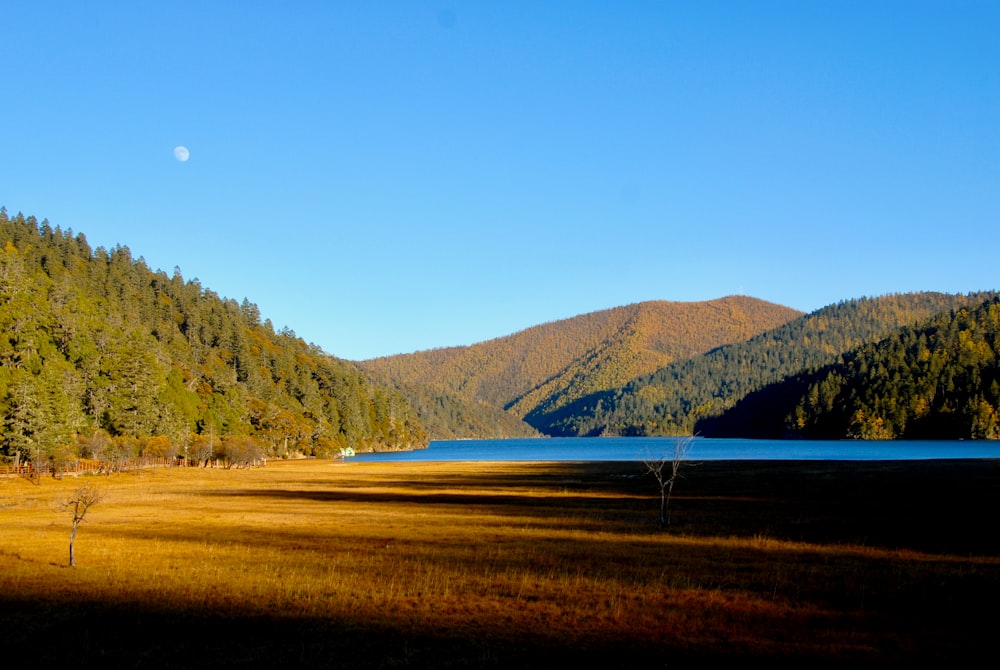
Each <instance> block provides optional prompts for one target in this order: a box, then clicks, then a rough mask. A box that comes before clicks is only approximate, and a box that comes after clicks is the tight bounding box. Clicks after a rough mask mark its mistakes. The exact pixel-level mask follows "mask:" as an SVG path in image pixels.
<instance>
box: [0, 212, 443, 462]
mask: <svg viewBox="0 0 1000 670" xmlns="http://www.w3.org/2000/svg"><path fill="white" fill-rule="evenodd" d="M0 332H2V333H3V337H2V338H0V421H2V422H3V424H2V425H3V431H2V433H0V456H5V457H7V458H9V459H11V460H14V461H23V460H30V461H32V462H34V463H39V464H43V463H47V462H50V461H53V460H54V459H57V458H58V459H61V460H67V459H68V460H70V461H71V462H72V461H73V460H75V459H77V458H79V457H80V456H85V457H91V458H96V459H98V460H102V459H105V458H109V454H110V453H111V451H114V452H115V453H117V454H119V455H123V457H124V458H128V457H130V456H139V455H153V452H154V451H155V455H158V456H160V457H172V456H173V455H174V454H178V453H181V454H187V455H188V456H189V457H191V458H192V459H195V458H197V459H198V460H203V461H205V460H208V459H214V458H219V459H222V460H225V459H230V460H231V457H232V456H233V454H234V453H236V452H237V451H239V452H240V453H244V452H247V450H250V451H257V450H260V451H263V452H264V453H266V454H269V455H271V454H285V453H289V452H298V453H303V454H316V455H328V454H332V453H337V451H338V450H339V449H341V448H347V447H351V448H354V449H357V450H383V449H407V448H415V447H422V446H426V444H427V439H426V434H425V432H424V431H423V429H422V428H421V426H420V425H419V422H418V421H417V420H416V417H415V414H414V412H413V411H412V409H411V408H410V407H409V406H408V405H407V404H406V402H405V400H404V399H403V397H402V395H401V394H399V393H398V392H397V391H395V390H394V389H392V388H391V387H389V386H386V385H380V384H377V383H374V382H373V381H372V380H371V378H370V377H369V376H368V375H366V374H365V373H363V372H362V371H361V370H360V369H359V368H358V367H357V366H356V365H355V364H354V363H351V362H348V361H344V360H340V359H336V358H334V357H332V356H329V355H327V354H325V353H324V352H323V351H321V350H320V349H318V348H317V347H314V346H312V345H308V344H306V343H305V342H303V341H302V340H301V339H299V338H297V337H295V334H294V332H292V331H290V330H287V329H283V330H281V331H280V332H275V330H274V328H273V327H272V325H271V323H270V322H269V321H264V322H261V320H260V313H259V310H258V309H257V306H256V305H254V304H252V303H250V302H249V301H247V300H246V299H244V300H243V302H242V303H237V302H236V301H235V300H231V299H225V298H221V297H219V296H218V295H217V294H215V293H214V292H212V291H211V290H209V289H206V288H203V287H202V286H201V284H200V283H199V282H198V281H197V280H191V281H184V280H183V278H182V277H181V276H180V273H179V271H177V272H175V273H174V275H173V276H167V275H166V274H165V273H163V272H154V271H153V270H151V269H150V268H149V267H148V266H147V265H146V263H145V262H144V261H143V260H142V258H138V259H135V258H133V257H132V254H131V252H130V251H129V249H128V247H122V246H119V247H116V248H114V249H111V250H107V249H104V248H102V247H98V248H97V249H91V247H90V245H89V244H88V243H87V240H86V238H85V237H84V236H83V235H82V234H76V235H74V234H73V233H72V232H71V231H69V232H66V233H64V232H62V231H61V230H60V229H59V228H58V227H56V228H54V229H53V228H52V227H51V226H50V225H49V224H48V222H47V221H42V222H40V223H39V222H38V221H37V220H36V219H34V218H33V217H24V216H23V215H20V214H18V215H17V216H15V217H8V216H7V213H6V211H5V210H3V209H2V208H0ZM227 449H228V451H227Z"/></svg>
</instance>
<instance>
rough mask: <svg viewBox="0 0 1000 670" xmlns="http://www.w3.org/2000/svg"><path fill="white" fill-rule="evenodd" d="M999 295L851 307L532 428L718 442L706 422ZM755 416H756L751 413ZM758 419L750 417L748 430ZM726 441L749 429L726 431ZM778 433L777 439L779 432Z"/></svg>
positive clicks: (688, 363) (588, 401) (598, 398)
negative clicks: (907, 329)
mask: <svg viewBox="0 0 1000 670" xmlns="http://www.w3.org/2000/svg"><path fill="white" fill-rule="evenodd" d="M995 295H996V294H994V293H974V294H968V295H949V294H942V293H909V294H897V295H888V296H881V297H876V298H861V299H856V300H847V301H843V302H840V303H837V304H835V305H830V306H828V307H824V308H823V309H820V310H818V311H816V312H813V313H812V314H808V315H806V316H803V317H801V318H798V319H795V320H793V321H790V322H788V323H786V324H784V325H781V326H779V327H777V328H775V329H773V330H769V331H767V332H765V333H762V334H760V335H757V336H755V337H753V338H750V339H748V340H747V341H745V342H739V343H736V344H732V345H728V346H724V347H720V348H718V349H716V350H713V351H711V352H709V353H707V354H705V355H702V356H695V357H692V358H688V359H685V360H681V361H677V362H675V363H672V364H670V365H668V366H666V367H663V368H661V369H659V370H657V371H656V372H654V373H652V374H650V375H646V376H643V377H639V378H637V379H635V380H633V381H631V382H629V383H628V384H626V385H624V386H623V387H621V388H619V389H615V390H611V391H605V392H599V393H595V394H591V395H589V396H586V397H583V398H579V399H578V400H576V401H574V402H573V403H571V404H569V405H566V406H565V407H563V408H561V409H559V410H558V411H555V412H550V413H549V414H547V415H546V416H545V417H544V421H540V420H536V421H535V422H534V424H535V425H536V426H538V427H539V429H540V430H541V431H542V432H545V433H547V434H550V435H567V436H572V435H669V434H676V433H691V432H693V431H698V432H701V433H702V434H704V435H706V436H710V435H717V434H720V431H722V430H723V429H722V428H721V427H719V426H720V424H716V423H713V422H711V421H708V419H709V418H710V417H715V416H718V415H720V414H723V413H724V412H727V411H729V410H730V409H731V408H733V406H734V405H736V403H737V402H738V401H740V400H741V399H742V398H744V397H745V396H747V395H748V394H750V393H753V392H755V391H758V390H760V389H762V388H764V387H766V386H768V385H770V384H774V383H776V382H780V381H782V380H784V379H786V378H790V377H793V376H795V375H797V374H799V373H801V372H803V371H804V370H808V369H811V368H815V367H819V366H822V365H825V364H829V363H832V362H834V361H836V360H837V359H838V357H839V356H840V355H841V354H843V353H844V352H847V351H850V350H851V349H854V348H856V347H858V346H861V345H863V344H866V343H871V342H875V341H877V340H879V339H881V338H883V337H885V336H887V335H889V334H891V333H892V332H894V331H895V330H897V329H898V328H900V327H903V326H911V325H914V324H916V323H918V322H920V321H922V320H925V319H928V318H931V317H932V316H934V315H937V314H940V313H942V312H948V311H949V310H953V309H961V308H963V307H968V306H969V305H975V304H979V303H981V302H982V301H984V300H986V299H989V298H991V297H993V296H995ZM751 414H753V413H751ZM757 414H760V416H759V417H754V416H748V417H747V423H746V424H744V427H745V426H747V425H749V424H750V423H752V422H753V421H756V420H764V417H765V416H766V413H765V412H757ZM726 425H727V426H728V428H727V429H726V430H725V434H726V435H731V436H745V435H748V434H750V432H752V431H750V429H749V428H745V429H744V428H739V429H738V428H736V426H737V425H738V424H737V423H735V422H732V421H731V422H729V423H728V424H726ZM779 432H780V431H779Z"/></svg>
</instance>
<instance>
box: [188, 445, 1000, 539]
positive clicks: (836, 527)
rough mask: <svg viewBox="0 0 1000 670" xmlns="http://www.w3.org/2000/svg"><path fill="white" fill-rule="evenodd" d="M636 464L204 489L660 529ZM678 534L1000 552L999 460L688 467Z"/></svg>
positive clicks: (650, 491)
mask: <svg viewBox="0 0 1000 670" xmlns="http://www.w3.org/2000/svg"><path fill="white" fill-rule="evenodd" d="M641 473H642V470H641V465H640V464H638V463H559V464H537V465H534V466H530V465H525V466H521V467H520V468H518V469H515V470H514V471H511V472H507V471H500V472H481V473H477V472H469V473H463V474H458V473H446V474H439V473H433V474H419V475H413V476H398V477H396V476H380V477H370V476H367V475H366V476H364V477H362V478H359V480H358V482H357V483H356V484H355V483H354V482H352V481H351V480H350V479H349V478H345V477H343V476H342V477H340V478H338V479H337V480H336V481H333V482H330V483H329V484H328V485H325V486H323V487H310V488H273V489H239V490H217V491H206V492H203V495H205V496H208V497H215V496H222V497H235V498H247V499H255V498H257V499H272V500H285V501H296V500H302V501H310V502H318V503H330V504H336V503H352V504H361V505H366V506H370V507H372V508H373V509H376V508H378V507H379V506H380V505H397V504H409V505H417V506H424V507H430V506H435V505H437V506H443V507H454V508H456V509H457V508H465V507H470V506H475V507H476V508H477V509H480V510H488V511H489V512H490V513H493V514H496V515H517V516H522V515H524V514H530V515H531V516H532V517H534V518H535V519H537V520H538V521H539V522H540V523H541V522H543V521H544V520H545V519H548V523H549V524H550V527H552V528H564V529H565V528H570V527H572V526H573V524H574V523H575V522H577V523H580V524H582V527H587V528H592V527H593V525H594V523H595V522H597V523H601V522H603V523H605V530H607V531H608V532H627V533H630V534H634V533H636V532H640V533H641V532H657V531H658V527H657V526H656V513H657V504H658V489H657V488H656V485H655V483H654V482H653V481H652V479H650V478H648V477H643V476H642V474H641ZM682 475H683V479H681V480H680V481H679V482H678V484H677V487H676V489H675V495H674V497H673V499H672V501H671V517H672V520H673V523H672V526H671V532H675V533H683V534H689V535H694V536H706V537H708V536H740V537H755V536H766V537H771V538H774V539H778V540H788V541H796V542H813V543H822V544H827V543H857V544H863V545H870V546H878V547H884V548H889V549H912V550H916V551H926V552H932V553H948V554H958V555H970V554H976V555H983V556H997V555H1000V535H998V534H997V533H994V532H992V531H991V530H989V529H987V528H984V526H983V523H984V522H983V518H984V517H983V515H984V514H991V511H992V510H995V509H998V508H1000V486H998V485H997V483H998V482H1000V461H996V460H937V461H729V462H723V461H714V462H706V463H701V464H698V465H694V464H691V465H688V466H687V467H685V468H684V469H683V470H682Z"/></svg>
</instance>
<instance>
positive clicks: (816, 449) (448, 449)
mask: <svg viewBox="0 0 1000 670" xmlns="http://www.w3.org/2000/svg"><path fill="white" fill-rule="evenodd" d="M673 445H674V438H669V437H566V438H558V437H552V438H529V439H509V440H434V441H432V442H431V443H430V446H429V447H428V448H427V449H421V450H418V451H404V452H391V453H379V454H359V455H358V456H356V457H355V458H356V459H357V460H359V461H382V462H385V461H638V460H642V459H644V458H646V457H648V456H654V457H655V456H663V455H666V456H668V457H669V456H670V455H671V454H672V453H673ZM935 458H1000V442H998V441H982V442H980V441H969V440H926V441H924V440H919V441H918V440H893V441H884V442H880V441H836V440H743V439H712V438H700V437H699V438H694V440H693V441H692V442H691V444H690V446H689V448H688V451H687V459H688V460H693V461H720V460H771V461H783V460H832V461H901V460H927V459H935Z"/></svg>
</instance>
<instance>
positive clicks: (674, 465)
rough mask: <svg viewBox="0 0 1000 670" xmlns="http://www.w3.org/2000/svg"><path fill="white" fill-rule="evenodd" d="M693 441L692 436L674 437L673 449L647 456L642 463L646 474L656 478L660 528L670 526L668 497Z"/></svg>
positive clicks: (672, 490)
mask: <svg viewBox="0 0 1000 670" xmlns="http://www.w3.org/2000/svg"><path fill="white" fill-rule="evenodd" d="M693 441H694V437H693V436H686V437H675V438H674V444H673V449H670V450H665V451H663V452H662V453H659V454H647V455H646V456H645V457H644V458H643V459H642V463H643V465H645V466H646V472H647V473H648V474H651V475H653V477H655V478H656V483H657V484H658V485H659V487H660V527H662V528H666V527H667V526H669V525H670V495H671V494H672V493H673V492H674V483H676V481H677V480H678V479H679V478H680V476H681V474H680V472H681V465H682V464H683V463H684V462H685V461H686V460H687V452H688V449H689V448H690V447H691V443H692V442H693Z"/></svg>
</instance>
